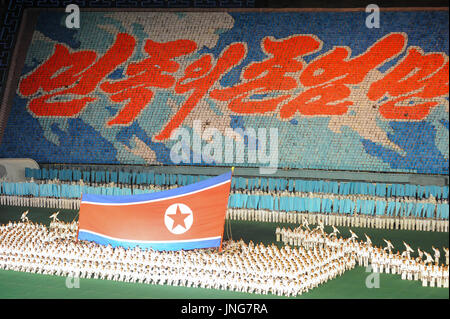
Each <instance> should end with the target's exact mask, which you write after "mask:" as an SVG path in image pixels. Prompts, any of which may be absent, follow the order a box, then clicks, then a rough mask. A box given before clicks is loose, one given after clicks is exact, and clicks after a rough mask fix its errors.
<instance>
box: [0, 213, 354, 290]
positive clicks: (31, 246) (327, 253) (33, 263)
mask: <svg viewBox="0 0 450 319" xmlns="http://www.w3.org/2000/svg"><path fill="white" fill-rule="evenodd" d="M54 217H55V216H54ZM23 220H24V221H22V222H17V223H16V222H10V223H8V224H6V225H2V226H0V269H7V270H8V269H9V270H15V271H24V272H33V273H40V274H47V275H59V276H74V277H80V278H97V279H109V280H119V281H126V282H141V283H149V284H159V285H175V286H186V287H203V288H214V289H224V290H234V291H239V292H247V293H259V294H269V293H271V294H275V295H284V296H297V295H300V294H302V293H305V292H307V291H309V290H310V289H313V288H315V287H317V286H319V285H321V284H323V283H324V282H326V281H328V280H331V279H333V278H335V277H336V276H340V275H342V274H343V273H344V272H345V271H346V270H348V269H352V268H353V267H355V265H356V260H355V258H354V257H353V255H352V254H351V253H350V252H349V251H347V250H345V249H343V248H342V247H326V248H325V247H322V248H319V247H316V248H314V249H305V248H303V247H298V248H291V247H290V246H284V247H282V248H278V246H276V245H275V244H272V245H269V246H265V245H262V244H257V245H255V244H254V243H253V242H250V243H248V244H246V243H245V242H243V241H242V240H240V241H226V242H224V245H223V251H222V252H218V251H217V249H201V250H189V251H176V252H174V251H166V252H160V251H154V250H151V249H140V248H133V249H124V248H122V247H116V248H113V247H111V246H101V245H98V244H96V243H93V242H86V241H77V240H76V223H75V222H73V223H70V224H67V223H63V222H60V221H57V220H55V221H53V222H52V224H51V226H50V227H49V228H47V227H46V226H44V225H41V224H35V223H32V222H30V221H28V220H27V219H26V215H25V216H23Z"/></svg>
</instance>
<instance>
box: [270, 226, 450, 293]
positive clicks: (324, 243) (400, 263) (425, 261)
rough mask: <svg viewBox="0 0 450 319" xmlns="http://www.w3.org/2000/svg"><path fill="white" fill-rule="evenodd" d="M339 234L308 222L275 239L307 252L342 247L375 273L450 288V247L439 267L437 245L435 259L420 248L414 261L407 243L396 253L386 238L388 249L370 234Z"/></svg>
mask: <svg viewBox="0 0 450 319" xmlns="http://www.w3.org/2000/svg"><path fill="white" fill-rule="evenodd" d="M339 233H340V232H339V230H338V229H337V228H335V227H333V232H332V233H330V234H327V233H326V232H324V231H323V224H320V223H319V225H318V226H317V227H316V228H314V229H312V230H311V228H309V224H308V223H307V221H306V220H305V222H304V223H303V224H302V225H301V226H299V227H297V228H295V229H290V228H279V227H277V229H276V231H275V234H276V240H277V241H281V242H283V243H284V244H285V245H292V246H294V247H297V246H298V247H304V248H305V249H314V248H315V247H319V248H320V249H323V248H324V247H325V248H326V247H330V246H331V247H343V249H344V251H346V252H347V251H351V253H352V254H353V258H355V259H356V260H357V263H358V264H359V265H363V266H365V267H370V269H371V270H372V271H373V272H380V273H382V272H385V273H391V274H398V275H400V276H401V279H404V280H420V281H422V285H423V286H424V287H425V286H428V285H429V286H430V287H444V288H448V287H449V286H448V281H449V272H448V265H449V249H448V248H447V247H443V248H442V250H443V251H444V253H445V265H444V264H441V265H440V264H439V261H440V257H441V255H440V250H439V249H438V248H435V247H434V246H433V247H432V250H433V252H434V258H433V257H432V255H431V254H430V253H428V252H426V251H423V250H421V249H420V248H418V249H417V257H415V258H414V257H412V253H414V250H413V249H412V248H411V246H409V245H408V244H407V243H405V242H403V245H404V247H405V249H404V251H402V252H400V251H398V250H397V251H396V252H394V246H393V245H392V243H391V241H390V240H386V239H384V242H385V243H386V246H385V247H384V248H383V247H381V246H380V247H377V246H375V245H373V244H372V240H371V239H370V237H369V236H367V235H365V237H366V238H365V241H362V240H360V241H358V236H357V235H356V234H355V233H354V232H353V231H351V230H350V233H351V237H350V238H348V239H344V238H342V237H341V236H339V235H338V234H339Z"/></svg>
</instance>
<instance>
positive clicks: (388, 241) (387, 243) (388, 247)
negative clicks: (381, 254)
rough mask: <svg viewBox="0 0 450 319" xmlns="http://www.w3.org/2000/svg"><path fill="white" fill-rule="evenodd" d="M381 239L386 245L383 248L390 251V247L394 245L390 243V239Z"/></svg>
mask: <svg viewBox="0 0 450 319" xmlns="http://www.w3.org/2000/svg"><path fill="white" fill-rule="evenodd" d="M383 240H384V242H385V243H386V245H387V247H386V248H385V249H387V250H389V251H391V250H392V248H394V245H392V243H391V241H390V240H386V239H384V238H383Z"/></svg>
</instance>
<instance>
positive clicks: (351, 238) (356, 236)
mask: <svg viewBox="0 0 450 319" xmlns="http://www.w3.org/2000/svg"><path fill="white" fill-rule="evenodd" d="M349 231H350V234H352V235H351V237H350V240H354V239H356V238H358V235H356V234H355V233H354V232H353V231H352V230H351V229H349Z"/></svg>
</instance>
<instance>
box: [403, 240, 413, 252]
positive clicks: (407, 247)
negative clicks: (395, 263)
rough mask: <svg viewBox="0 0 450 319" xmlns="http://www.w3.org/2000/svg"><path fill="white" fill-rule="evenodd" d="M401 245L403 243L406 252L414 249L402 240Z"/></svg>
mask: <svg viewBox="0 0 450 319" xmlns="http://www.w3.org/2000/svg"><path fill="white" fill-rule="evenodd" d="M403 245H405V247H406V251H407V252H410V253H413V252H414V250H413V249H412V248H411V246H409V245H408V244H407V243H405V242H403Z"/></svg>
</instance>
